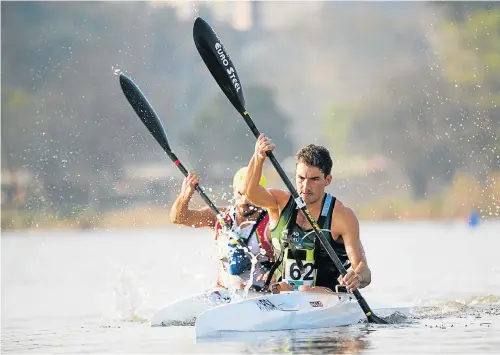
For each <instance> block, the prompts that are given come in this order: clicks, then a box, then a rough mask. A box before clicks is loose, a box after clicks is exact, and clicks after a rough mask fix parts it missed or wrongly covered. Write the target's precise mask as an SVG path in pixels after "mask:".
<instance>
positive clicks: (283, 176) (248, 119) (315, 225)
mask: <svg viewBox="0 0 500 355" xmlns="http://www.w3.org/2000/svg"><path fill="white" fill-rule="evenodd" d="M240 114H241V116H242V117H243V119H244V120H245V122H246V123H247V125H248V127H249V128H250V130H251V131H252V133H253V135H254V136H255V138H259V136H260V132H259V130H258V129H257V127H256V126H255V123H254V122H253V120H252V118H251V117H250V115H249V114H248V112H247V111H244V112H240ZM266 154H267V156H268V157H269V160H270V161H271V163H272V164H273V166H274V168H275V169H276V171H277V172H278V174H279V176H280V177H281V179H282V180H283V182H284V183H285V185H286V187H287V188H288V190H289V191H290V193H291V194H292V196H293V197H294V199H295V201H296V203H297V205H298V206H299V208H300V210H301V211H302V213H303V214H304V216H305V217H306V219H307V220H308V221H309V223H310V224H311V226H312V227H313V230H314V233H315V234H316V236H317V237H318V238H319V240H320V242H321V244H322V245H323V247H324V248H325V250H326V252H327V253H328V255H329V256H330V258H331V259H332V261H333V263H334V264H335V266H336V267H337V269H338V270H339V272H340V273H341V274H342V275H343V276H345V275H346V274H347V270H346V269H345V267H344V265H342V262H341V261H340V260H339V258H338V256H337V254H335V251H334V250H333V248H332V246H331V245H330V243H328V240H327V239H326V236H325V235H324V234H323V232H322V231H321V229H320V228H319V226H318V223H317V222H316V221H315V220H314V218H313V217H312V216H311V212H309V209H308V208H307V206H306V204H305V202H304V201H303V200H302V198H301V197H300V195H299V193H298V192H297V190H296V189H295V187H294V186H293V185H292V183H291V181H290V179H288V176H286V174H285V172H284V171H283V169H282V168H281V165H280V164H279V162H278V161H277V160H276V158H275V156H274V154H273V152H270V151H268V152H266ZM353 294H354V296H355V297H356V299H357V300H358V303H359V305H360V307H361V309H362V310H363V312H365V315H366V316H367V318H368V319H369V320H372V311H371V309H370V307H369V306H368V303H366V301H365V299H364V298H363V296H362V295H361V293H360V292H359V291H358V290H355V291H353Z"/></svg>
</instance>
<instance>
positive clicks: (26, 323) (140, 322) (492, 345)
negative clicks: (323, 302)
mask: <svg viewBox="0 0 500 355" xmlns="http://www.w3.org/2000/svg"><path fill="white" fill-rule="evenodd" d="M361 232H362V238H363V243H364V245H365V249H366V253H367V256H368V263H369V265H370V267H371V269H372V276H373V278H372V285H370V286H369V287H368V288H366V289H364V290H362V294H363V295H364V297H365V298H366V300H367V301H368V303H369V304H370V306H371V308H372V309H377V308H387V307H390V308H391V309H392V308H398V307H399V308H401V309H404V310H407V311H410V312H411V314H413V316H412V318H410V319H409V320H407V321H405V322H404V323H400V324H397V325H391V326H376V325H367V324H361V325H356V326H351V327H342V328H336V329H321V330H301V331H281V332H266V333H257V332H256V333H226V334H222V335H220V336H217V337H213V338H209V339H203V340H199V339H196V337H195V334H194V327H186V326H185V327H165V328H152V327H150V326H149V323H148V320H149V319H150V318H151V316H152V315H153V313H154V312H155V310H157V309H159V308H161V307H162V306H164V305H165V304H166V303H168V302H169V301H174V300H177V299H179V298H182V297H186V296H189V295H192V294H194V293H199V292H202V291H204V290H206V289H208V288H210V287H211V286H212V285H213V284H214V282H215V277H216V274H215V270H216V260H215V258H214V255H215V246H214V243H213V237H212V236H211V235H210V232H209V231H208V230H193V229H189V228H171V229H166V230H127V231H104V230H102V231H84V232H80V231H58V232H48V231H47V232H16V233H10V232H9V233H3V234H2V245H1V247H2V293H1V296H2V315H1V321H2V328H1V329H2V352H5V353H28V352H38V353H88V352H93V353H95V352H98V353H155V352H162V353H364V354H366V353H437V352H439V353H486V352H487V353H495V352H496V353H500V261H498V260H499V259H498V250H499V249H500V223H498V222H495V223H484V224H482V225H481V226H480V227H478V228H475V229H470V228H469V227H468V225H467V224H466V223H464V224H446V223H441V224H434V223H362V224H361Z"/></svg>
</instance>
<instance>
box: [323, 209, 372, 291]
mask: <svg viewBox="0 0 500 355" xmlns="http://www.w3.org/2000/svg"><path fill="white" fill-rule="evenodd" d="M334 215H335V217H336V218H335V222H333V221H332V223H336V226H335V230H336V231H338V232H339V234H341V235H342V239H343V240H344V245H345V249H346V252H347V256H348V257H349V261H350V262H351V265H352V269H353V270H354V272H355V273H356V274H358V275H359V278H360V285H359V288H363V287H366V286H368V285H369V284H370V283H371V271H370V268H369V267H368V262H367V260H366V255H365V252H364V248H363V245H362V243H361V239H360V235H359V221H358V218H357V217H356V215H355V214H354V212H353V211H352V210H351V209H350V208H348V207H345V206H344V205H343V204H342V203H340V201H339V205H337V206H335V212H334ZM346 276H350V275H346ZM348 278H350V277H348Z"/></svg>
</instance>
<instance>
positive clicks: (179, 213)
mask: <svg viewBox="0 0 500 355" xmlns="http://www.w3.org/2000/svg"><path fill="white" fill-rule="evenodd" d="M190 200H191V196H185V195H183V194H181V195H179V196H178V197H177V199H176V200H175V202H174V204H173V205H172V209H171V210H170V219H171V221H172V223H175V224H182V225H184V226H188V227H194V228H201V227H212V228H213V227H214V226H215V223H216V222H217V217H216V216H215V214H214V213H213V212H212V210H211V209H210V208H209V207H208V206H207V207H203V208H200V209H189V201H190Z"/></svg>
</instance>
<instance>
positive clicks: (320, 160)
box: [243, 134, 371, 292]
mask: <svg viewBox="0 0 500 355" xmlns="http://www.w3.org/2000/svg"><path fill="white" fill-rule="evenodd" d="M274 147H275V145H274V143H273V142H272V140H271V139H270V138H268V137H266V136H264V135H263V134H261V135H260V136H259V138H258V139H257V143H256V144H255V152H254V154H253V156H252V158H251V160H250V162H249V164H248V172H247V175H246V179H245V183H244V192H243V193H244V194H245V195H246V197H247V199H248V200H249V201H250V202H251V203H253V204H255V205H257V206H261V207H262V208H265V209H267V210H268V212H269V217H270V227H271V228H272V230H271V234H272V241H273V246H274V250H275V257H276V258H278V259H279V258H281V259H282V264H281V266H280V268H279V269H278V270H279V271H277V273H278V275H276V276H277V277H281V282H280V283H279V284H278V285H277V286H278V287H275V288H274V289H275V290H276V292H279V291H280V290H283V291H288V290H294V289H298V290H299V291H318V292H328V291H332V290H335V288H336V286H338V285H344V286H345V287H346V289H347V290H348V291H354V290H356V289H359V288H363V287H366V286H367V285H369V284H370V282H371V272H370V269H369V268H368V264H367V261H366V257H365V254H364V250H363V245H362V244H361V240H360V236H359V222H358V219H357V217H356V215H355V214H354V212H353V211H352V210H351V209H350V208H348V207H346V206H344V204H342V202H340V201H339V200H337V199H336V198H335V197H333V196H332V195H330V194H327V193H325V188H326V186H328V185H329V184H330V182H331V181H332V175H331V169H332V165H333V164H332V159H331V157H330V153H329V152H328V150H327V149H326V148H324V147H321V146H317V145H314V144H310V145H308V146H305V147H303V148H302V149H300V150H299V151H298V153H297V155H296V172H295V180H296V188H297V191H298V193H299V195H300V197H301V198H302V200H303V201H304V202H305V203H306V205H307V208H308V210H309V211H310V213H311V215H312V217H313V218H314V219H315V220H316V221H318V225H319V227H320V228H321V229H322V231H323V233H324V234H325V236H327V238H328V241H329V242H330V245H331V246H332V248H333V249H334V250H335V253H336V254H337V256H338V257H339V259H340V261H341V262H342V263H343V264H344V267H345V268H346V270H348V273H347V274H346V275H345V276H343V277H342V276H341V274H340V272H339V271H338V270H337V268H336V267H335V264H334V263H333V261H332V260H331V259H330V257H329V255H328V254H327V252H326V250H325V249H324V248H323V246H322V245H321V242H320V241H319V240H317V238H316V235H315V233H314V230H313V229H312V226H311V224H310V223H309V221H307V219H306V218H305V216H304V215H303V213H302V212H300V211H299V210H298V208H297V204H296V201H295V200H294V198H293V196H292V195H291V193H290V192H289V191H284V190H279V189H266V188H264V187H262V186H259V179H260V177H261V175H262V168H263V165H264V161H265V159H266V152H267V151H272V150H273V149H274ZM298 258H300V261H301V262H302V264H303V270H302V271H301V270H300V269H299V267H298V266H297V259H298Z"/></svg>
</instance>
